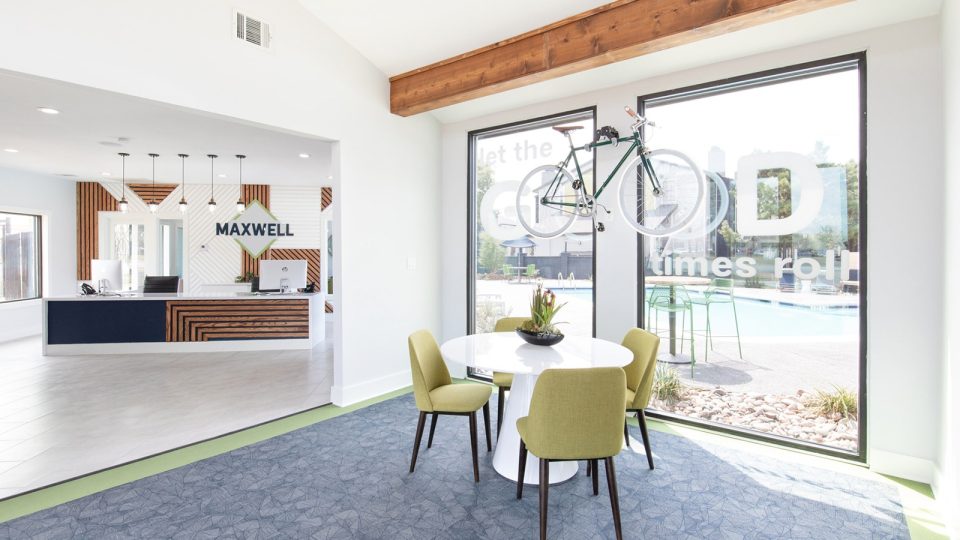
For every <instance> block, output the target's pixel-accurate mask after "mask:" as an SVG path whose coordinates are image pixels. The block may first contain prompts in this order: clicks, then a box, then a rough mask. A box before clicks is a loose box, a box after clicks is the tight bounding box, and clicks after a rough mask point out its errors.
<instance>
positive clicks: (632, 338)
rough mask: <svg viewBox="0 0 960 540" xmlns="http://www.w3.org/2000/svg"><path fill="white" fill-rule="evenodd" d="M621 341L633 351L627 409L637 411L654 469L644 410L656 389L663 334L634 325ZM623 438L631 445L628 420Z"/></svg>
mask: <svg viewBox="0 0 960 540" xmlns="http://www.w3.org/2000/svg"><path fill="white" fill-rule="evenodd" d="M621 345H623V346H624V347H626V348H628V349H630V351H631V352H632V353H633V361H632V362H630V364H629V365H627V366H626V367H625V368H623V371H624V373H626V376H627V396H626V403H627V412H628V413H629V412H632V413H635V414H636V416H637V422H639V423H640V435H642V436H643V449H644V450H645V451H646V452H647V463H648V464H649V465H650V469H653V452H651V451H650V437H649V436H648V435H647V417H646V415H645V414H644V412H643V410H644V409H646V408H647V405H649V404H650V393H651V391H652V390H653V377H654V373H655V372H656V369H657V351H658V350H659V349H660V338H659V337H657V335H656V334H651V333H650V332H647V331H646V330H643V329H640V328H634V329H632V330H630V331H629V332H627V335H626V336H624V337H623V341H622V342H621ZM623 438H624V439H626V441H627V446H630V432H629V431H627V423H626V422H624V423H623Z"/></svg>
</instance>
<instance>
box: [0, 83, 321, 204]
mask: <svg viewBox="0 0 960 540" xmlns="http://www.w3.org/2000/svg"><path fill="white" fill-rule="evenodd" d="M37 107H53V108H55V109H58V110H59V111H60V114H58V115H47V114H43V113H40V112H38V111H37ZM0 119H2V121H0V167H4V168H8V169H19V170H24V171H31V172H36V173H41V174H52V175H72V176H68V177H66V178H72V179H75V180H76V179H83V180H91V179H96V180H114V181H116V182H119V181H120V172H121V171H120V157H119V156H117V153H118V152H127V153H129V154H130V157H128V158H127V167H126V168H127V179H128V181H129V180H131V179H133V180H148V181H149V180H150V178H151V170H150V157H149V156H147V154H149V153H157V154H160V157H159V158H157V182H167V183H173V182H176V183H179V182H180V158H178V157H177V154H189V155H190V157H189V158H188V159H187V160H186V179H187V183H189V184H193V183H208V182H210V160H209V159H208V158H207V157H206V155H207V154H217V155H219V156H220V158H218V159H216V160H215V165H214V168H215V171H216V174H217V175H218V176H217V177H215V179H214V180H215V183H218V184H229V183H235V182H237V181H238V167H237V162H238V160H237V159H236V158H235V157H234V156H235V155H236V154H245V155H246V156H247V159H245V160H243V182H244V183H249V184H275V185H280V184H282V185H320V184H326V183H328V179H327V178H328V176H329V174H330V156H331V145H330V143H329V142H327V141H323V140H319V139H316V138H312V137H307V136H302V135H299V134H293V133H289V132H280V131H275V130H272V129H267V128H265V127H262V126H258V125H254V124H251V123H244V122H240V121H238V120H234V119H229V118H223V117H218V116H214V115H212V114H208V113H202V112H198V111H191V110H187V109H182V108H178V107H174V106H171V105H166V104H162V103H158V102H154V101H149V100H145V99H141V98H135V97H131V96H127V95H123V94H115V93H112V92H107V91H104V90H97V89H94V88H88V87H85V86H78V85H73V84H68V83H64V82H60V81H52V80H49V79H42V78H37V77H30V76H25V75H21V74H13V73H9V72H3V71H0ZM121 137H122V138H127V139H129V140H128V141H127V142H124V143H118V139H119V138H121ZM103 142H108V143H113V145H109V146H108V145H104V144H101V143H103ZM6 148H13V149H16V150H19V152H17V153H9V152H5V151H3V149H6ZM300 153H307V154H310V156H311V157H310V158H308V159H304V158H300V157H299V154H300ZM104 172H109V173H111V176H110V177H105V176H103V175H102V173H104ZM220 174H225V175H226V177H225V178H221V177H219V175H220Z"/></svg>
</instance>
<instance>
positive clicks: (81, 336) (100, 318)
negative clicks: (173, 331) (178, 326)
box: [47, 300, 167, 345]
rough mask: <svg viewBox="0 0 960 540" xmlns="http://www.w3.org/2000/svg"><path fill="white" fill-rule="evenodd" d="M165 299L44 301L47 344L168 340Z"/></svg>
mask: <svg viewBox="0 0 960 540" xmlns="http://www.w3.org/2000/svg"><path fill="white" fill-rule="evenodd" d="M166 310H167V303H166V301H164V300H64V301H59V302H58V301H56V300H49V301H47V343H48V344H50V345H66V344H71V343H146V342H164V341H166V339H167V330H166V313H167V311H166Z"/></svg>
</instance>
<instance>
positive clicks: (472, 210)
mask: <svg viewBox="0 0 960 540" xmlns="http://www.w3.org/2000/svg"><path fill="white" fill-rule="evenodd" d="M586 114H589V115H590V116H591V117H592V119H593V128H592V131H591V132H593V131H596V129H597V107H596V106H595V105H593V106H590V107H582V108H579V109H572V110H568V111H563V112H559V113H554V114H549V115H546V116H538V117H535V118H528V119H526V120H519V121H516V122H510V123H507V124H500V125H495V126H490V127H485V128H480V129H475V130H471V131H469V132H467V273H466V279H467V325H466V328H465V330H466V333H467V335H471V334H474V333H476V332H475V323H476V321H475V318H476V283H475V282H476V277H477V260H476V259H477V257H476V243H477V226H476V224H477V206H476V202H477V201H476V194H477V178H476V163H477V162H476V146H477V145H476V142H477V140H478V139H479V138H481V137H482V136H484V135H487V136H494V135H509V134H511V133H518V132H521V131H527V130H529V129H531V128H533V129H536V128H538V127H546V126H549V125H552V124H555V123H556V122H557V120H560V119H563V118H566V117H575V116H584V115H586ZM571 119H572V118H571ZM593 163H594V181H596V178H597V172H596V163H597V150H596V149H594V150H593ZM592 268H593V270H592V271H593V288H592V291H593V293H592V299H591V303H592V307H593V313H592V321H591V326H592V329H591V335H592V336H593V337H596V335H597V231H596V230H594V231H593V263H592ZM467 376H468V377H470V378H474V379H479V380H484V381H489V380H490V378H489V377H487V376H485V375H481V374H475V373H474V371H473V369H472V368H469V369H468V370H467Z"/></svg>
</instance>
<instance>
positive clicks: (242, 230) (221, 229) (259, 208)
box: [217, 200, 293, 259]
mask: <svg viewBox="0 0 960 540" xmlns="http://www.w3.org/2000/svg"><path fill="white" fill-rule="evenodd" d="M217 236H229V237H231V238H233V239H234V240H235V241H236V242H237V243H238V244H240V247H242V248H243V249H244V251H246V252H247V253H249V254H250V256H251V257H253V258H254V259H256V258H259V257H260V255H263V252H264V251H266V250H268V249H270V246H271V245H273V243H274V242H276V241H277V239H279V238H281V237H285V236H293V233H292V232H291V231H290V224H289V223H281V222H280V220H278V219H277V217H276V216H274V215H273V214H271V213H270V211H269V210H267V209H266V208H264V207H263V205H262V204H260V201H256V200H255V201H253V202H251V203H250V204H249V205H247V207H246V208H245V209H244V210H243V212H240V213H239V214H237V215H236V216H235V217H234V218H233V219H231V220H230V221H227V222H225V223H217Z"/></svg>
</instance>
